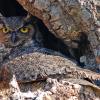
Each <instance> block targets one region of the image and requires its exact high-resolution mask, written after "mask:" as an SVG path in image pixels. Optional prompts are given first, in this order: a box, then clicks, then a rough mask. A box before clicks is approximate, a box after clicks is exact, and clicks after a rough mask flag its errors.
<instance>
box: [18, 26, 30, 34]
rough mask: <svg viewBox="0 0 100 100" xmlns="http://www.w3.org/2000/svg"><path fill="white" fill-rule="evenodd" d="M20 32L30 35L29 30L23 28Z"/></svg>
mask: <svg viewBox="0 0 100 100" xmlns="http://www.w3.org/2000/svg"><path fill="white" fill-rule="evenodd" d="M20 31H21V32H22V33H28V32H29V28H27V27H23V28H21V29H20Z"/></svg>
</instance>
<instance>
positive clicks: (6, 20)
mask: <svg viewBox="0 0 100 100" xmlns="http://www.w3.org/2000/svg"><path fill="white" fill-rule="evenodd" d="M38 34H39V31H38V29H37V27H36V24H35V20H34V17H32V16H31V17H26V16H18V17H1V18H0V36H1V37H0V42H3V43H4V44H5V46H7V47H16V46H20V45H23V44H25V43H27V42H29V41H33V40H36V41H40V40H41V39H39V38H38V39H36V37H39V36H38Z"/></svg>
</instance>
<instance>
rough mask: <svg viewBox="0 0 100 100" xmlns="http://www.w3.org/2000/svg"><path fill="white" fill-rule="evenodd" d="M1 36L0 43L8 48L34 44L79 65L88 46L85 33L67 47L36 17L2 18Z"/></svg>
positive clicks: (0, 24) (0, 23) (0, 25)
mask: <svg viewBox="0 0 100 100" xmlns="http://www.w3.org/2000/svg"><path fill="white" fill-rule="evenodd" d="M0 36H1V37H0V42H2V43H3V44H4V45H5V46H6V47H11V48H15V47H19V46H20V47H22V46H23V45H27V44H28V45H29V44H31V43H32V44H35V45H38V47H43V48H46V49H45V50H44V49H42V51H44V52H45V51H46V52H48V51H49V50H50V49H51V50H54V51H57V52H60V53H62V54H63V55H64V56H66V57H68V58H71V59H74V60H76V61H77V62H78V63H79V64H80V57H81V56H82V55H83V54H84V52H83V51H85V49H86V48H87V46H86V45H88V39H87V36H86V35H84V33H82V35H81V36H80V38H79V40H74V41H71V42H69V43H68V45H65V44H64V43H63V41H62V40H61V39H59V38H56V37H55V36H54V35H53V34H52V33H51V32H50V31H49V30H48V29H47V28H46V26H45V25H44V23H43V22H42V21H41V20H40V19H38V18H36V17H35V16H30V17H23V16H18V17H1V18H0ZM84 41H85V42H84ZM73 44H75V45H73ZM28 49H30V47H29V48H28ZM32 49H34V47H32ZM38 50H39V49H38ZM39 51H41V50H39ZM50 54H55V52H52V51H50ZM56 55H57V53H56ZM58 55H59V53H58Z"/></svg>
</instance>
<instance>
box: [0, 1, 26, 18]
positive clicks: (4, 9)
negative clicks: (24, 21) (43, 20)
mask: <svg viewBox="0 0 100 100" xmlns="http://www.w3.org/2000/svg"><path fill="white" fill-rule="evenodd" d="M0 13H1V14H2V15H3V16H5V17H9V16H25V15H26V14H27V12H26V11H25V10H24V9H23V7H22V6H21V5H20V4H19V3H18V2H17V1H16V0H0Z"/></svg>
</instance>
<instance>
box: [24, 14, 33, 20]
mask: <svg viewBox="0 0 100 100" xmlns="http://www.w3.org/2000/svg"><path fill="white" fill-rule="evenodd" d="M31 17H32V15H31V14H30V13H28V14H27V16H26V17H25V19H24V20H25V21H27V20H29V19H30V18H31Z"/></svg>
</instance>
